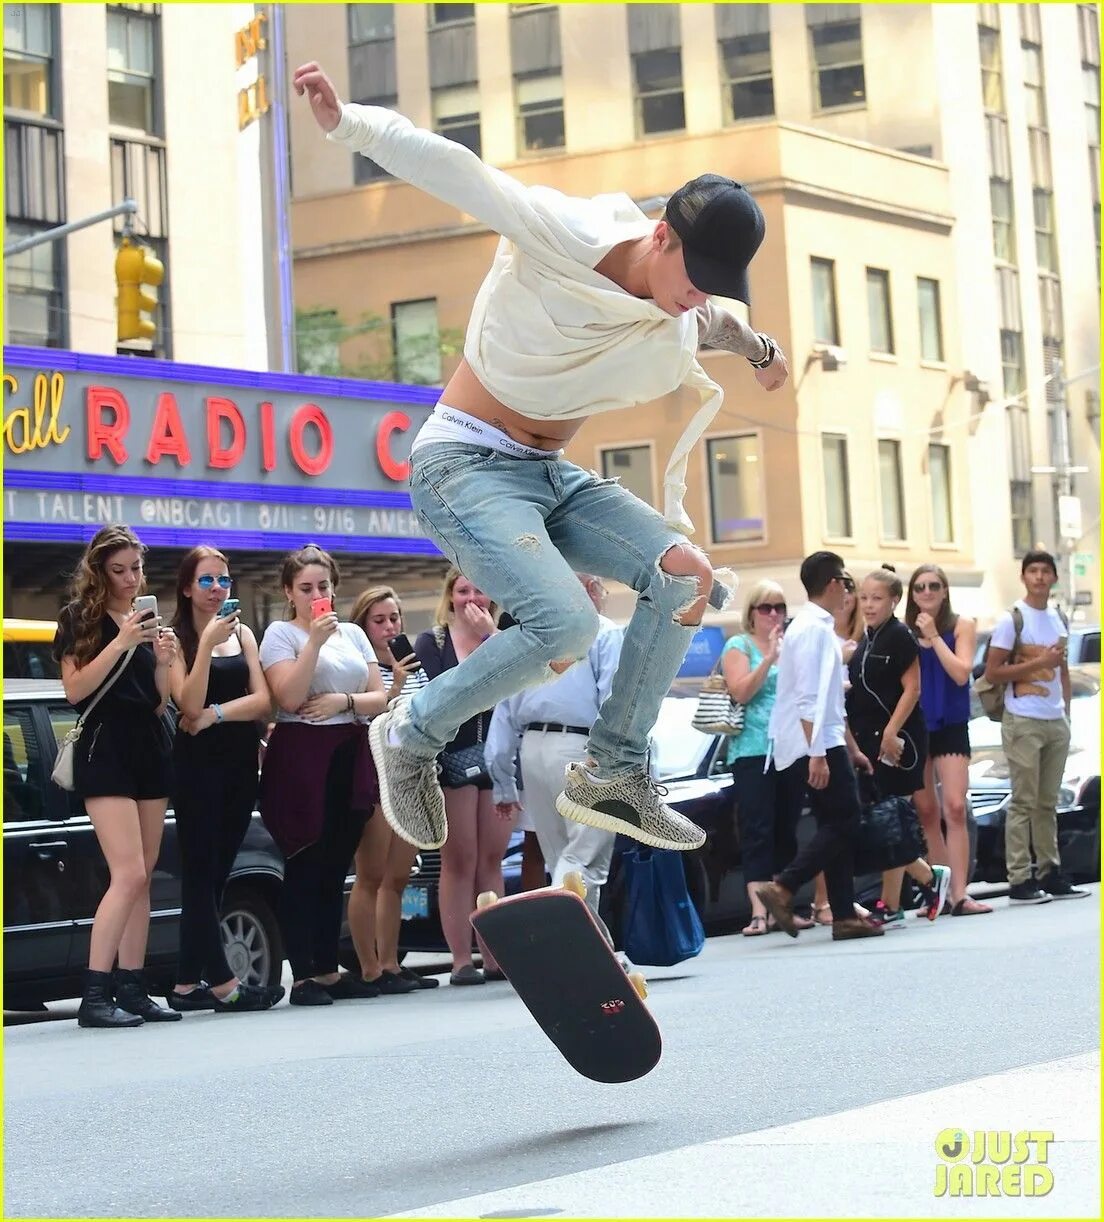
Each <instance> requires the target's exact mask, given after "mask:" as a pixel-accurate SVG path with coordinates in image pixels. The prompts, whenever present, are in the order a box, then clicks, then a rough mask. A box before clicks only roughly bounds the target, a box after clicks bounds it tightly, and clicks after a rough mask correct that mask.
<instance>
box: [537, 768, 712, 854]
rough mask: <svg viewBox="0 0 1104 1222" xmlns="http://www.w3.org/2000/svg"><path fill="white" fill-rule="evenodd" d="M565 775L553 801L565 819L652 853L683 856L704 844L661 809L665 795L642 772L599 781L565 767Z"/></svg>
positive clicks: (699, 834) (684, 822) (693, 829)
mask: <svg viewBox="0 0 1104 1222" xmlns="http://www.w3.org/2000/svg"><path fill="white" fill-rule="evenodd" d="M565 775H566V784H565V785H564V791H563V793H561V794H560V796H559V797H558V798H557V799H556V809H557V810H558V811H559V812H560V814H561V815H563V817H564V818H565V819H571V820H573V821H574V822H575V823H585V824H587V825H588V826H589V827H600V828H604V829H605V830H606V831H608V832H623V833H624V834H625V835H626V836H631V837H632V839H633V840H639V841H640V843H641V844H650V845H652V846H653V847H654V848H657V849H679V850H683V851H685V850H687V849H697V848H700V847H701V846H702V845H703V844H705V832H703V831H702V829H701V828H700V827H698V825H697V824H696V823H692V822H691V821H690V820H689V819H687V818H686V817H685V816H684V815H680V814H679V813H678V811H674V810H672V809H671V808H670V807H669V806H665V805H664V804H663V802H662V800H661V799H662V798H663V797H664V796H665V795H666V793H667V790H666V789H665V788H664V787H663V786H662V785H657V784H656V783H655V781H653V780H652V778H651V777H650V776H648V774H647V773H646V772H645V771H644V769H643V768H635V769H633V771H631V772H626V773H624V774H623V775H622V776H617V777H614V778H613V779H612V780H609V781H599V780H595V779H594V778H593V777H592V776H590V775H589V773H588V772H587V771H586V769H585V768H584V767H583V766H582V764H568V766H567V771H566V774H565Z"/></svg>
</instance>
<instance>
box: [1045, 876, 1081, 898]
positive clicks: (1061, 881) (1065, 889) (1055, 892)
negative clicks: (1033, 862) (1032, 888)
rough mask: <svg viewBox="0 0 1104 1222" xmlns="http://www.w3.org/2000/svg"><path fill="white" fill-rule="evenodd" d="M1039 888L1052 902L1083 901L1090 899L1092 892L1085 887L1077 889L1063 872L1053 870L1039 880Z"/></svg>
mask: <svg viewBox="0 0 1104 1222" xmlns="http://www.w3.org/2000/svg"><path fill="white" fill-rule="evenodd" d="M1039 888H1040V890H1041V891H1044V892H1045V893H1046V894H1047V895H1049V896H1050V898H1051V899H1052V900H1083V899H1088V897H1089V894H1090V892H1088V891H1086V890H1085V889H1084V888H1083V887H1075V886H1074V885H1073V883H1071V882H1070V880H1069V879H1068V878H1067V877H1066V876H1065V875H1064V874H1063V873H1062V871H1061V870H1051V871H1050V873H1049V874H1044V875H1043V876H1042V878H1040V879H1039Z"/></svg>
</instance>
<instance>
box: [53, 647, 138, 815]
mask: <svg viewBox="0 0 1104 1222" xmlns="http://www.w3.org/2000/svg"><path fill="white" fill-rule="evenodd" d="M136 648H137V646H133V645H132V646H131V648H130V649H129V650H128V651H127V654H126V657H125V658H124V659H123V663H122V665H121V666H119V667H118V668H117V669H116V670H115V672H114V674H112V675H111V676H109V678H108V679H107V681H106V682H105V683H104V684H103V685H102V686H101V688H100V690H99V691H98V692H97V693H96V695H95V696H94V697H93V698H92V703H91V704H90V705H89V706H88V708H86V709H85V710H84V712H83V713H82V714H81V715H80V717H79V718H78V719H77V724H76V725H75V726H74V727H73V728H72V729H71V730H70V731H69V733H68V734H66V736H65V737H64V738H63V739H62V740H61V746H60V747H58V753H57V759H56V760H54V770H53V772H51V773H50V780H51V781H53V782H54V784H55V785H56V786H57V787H58V788H59V789H64V790H65V791H66V792H67V793H72V792H73V788H74V780H73V757H74V755H75V753H76V749H77V742H78V740H79V739H80V736H81V731H82V730H83V729H84V723H85V722H86V721H87V720H88V715H89V713H91V712H92V710H93V709H94V708H95V707H96V705H97V704H99V703H100V701H101V700H102V699H103V698H104V696H106V695H107V693H108V692H109V691H110V690H111V685H112V684H113V683H114V682H115V680H116V679H118V677H119V676H120V675H121V674H122V673H123V671H124V670H126V668H127V667H128V666H129V665H130V659H131V657H132V656H133V654H134V650H135V649H136Z"/></svg>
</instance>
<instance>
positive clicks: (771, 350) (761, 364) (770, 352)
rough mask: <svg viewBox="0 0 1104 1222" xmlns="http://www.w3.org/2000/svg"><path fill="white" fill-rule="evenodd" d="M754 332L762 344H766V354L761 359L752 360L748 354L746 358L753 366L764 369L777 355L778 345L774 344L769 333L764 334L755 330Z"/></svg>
mask: <svg viewBox="0 0 1104 1222" xmlns="http://www.w3.org/2000/svg"><path fill="white" fill-rule="evenodd" d="M755 334H756V335H757V336H758V337H759V338H760V339H761V340H762V341H763V343H764V344H766V346H767V354H766V356H764V357H763V359H762V360H761V361H752V360H751V357H750V356H749V357H748V360H749V361H750V362H751V364H752V366H753V367H754V368H756V369H766V368H767V367H768V366H769V365H770V364H771V362H772V361H773V360H774V358H775V356H776V355H777V353H778V345H777V344H775V342H774V340H773V339H771V337H770V336H769V335H764V334H763V333H762V332H761V331H756V333H755Z"/></svg>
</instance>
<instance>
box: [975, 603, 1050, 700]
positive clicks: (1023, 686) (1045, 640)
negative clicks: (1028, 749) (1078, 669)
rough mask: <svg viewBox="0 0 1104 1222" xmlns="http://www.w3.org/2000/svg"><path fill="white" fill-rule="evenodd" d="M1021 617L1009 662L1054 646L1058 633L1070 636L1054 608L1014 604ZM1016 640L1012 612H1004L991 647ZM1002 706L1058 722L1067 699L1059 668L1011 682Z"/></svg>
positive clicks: (1006, 646) (1009, 644) (1007, 645)
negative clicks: (1018, 638)
mask: <svg viewBox="0 0 1104 1222" xmlns="http://www.w3.org/2000/svg"><path fill="white" fill-rule="evenodd" d="M1016 606H1017V607H1018V608H1019V610H1020V614H1021V615H1022V616H1023V632H1021V633H1020V645H1019V650H1018V651H1017V656H1016V657H1014V658H1013V657H1010V658H1009V659H1008V660H1009V662H1026V661H1027V659H1028V658H1029V657H1030V656H1031V653H1032V652H1033V651H1036V650H1038V649H1041V648H1045V647H1046V646H1047V645H1053V644H1054V642H1055V641H1057V640H1058V638H1059V637H1060V636H1066V637H1068V636H1069V629H1068V628H1067V627H1066V626H1065V624H1063V623H1062V620H1061V617H1060V616H1059V614H1058V612H1057V611H1055V610H1054V608H1053V607H1047V608H1046V610H1045V611H1039V610H1037V609H1036V608H1035V607H1029V606H1028V605H1027V603H1025V602H1023V601H1020V602H1018V603H1016ZM1015 639H1016V628H1015V625H1014V624H1013V623H1012V612H1011V611H1006V612H1005V613H1004V614H1003V615H1002V616H1001V618H1000V620H999V621H998V623H997V626H996V627H995V628H994V629H993V636H992V639H991V641H990V646H992V647H995V648H997V649H1007V650H1011V649H1012V645H1013V643H1014V641H1015ZM1004 707H1005V708H1006V709H1007V710H1008V711H1009V712H1010V713H1015V714H1016V716H1017V717H1034V718H1035V720H1036V721H1057V720H1058V719H1059V718H1060V717H1065V715H1066V702H1065V699H1064V698H1063V696H1062V671H1061V668H1060V667H1040V668H1039V670H1038V671H1037V672H1036V673H1035V674H1032V675H1031V676H1030V677H1029V678H1027V679H1018V680H1017V681H1016V682H1015V683H1010V684H1009V685H1008V687H1007V688H1006V690H1005V694H1004Z"/></svg>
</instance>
